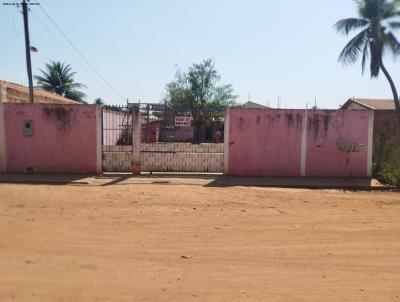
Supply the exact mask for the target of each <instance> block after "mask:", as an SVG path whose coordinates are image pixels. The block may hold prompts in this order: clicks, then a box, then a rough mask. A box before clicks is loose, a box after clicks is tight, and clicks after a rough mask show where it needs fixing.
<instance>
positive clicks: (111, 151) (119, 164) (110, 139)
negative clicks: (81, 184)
mask: <svg viewBox="0 0 400 302" xmlns="http://www.w3.org/2000/svg"><path fill="white" fill-rule="evenodd" d="M102 119H103V124H102V125H103V126H102V127H103V137H102V139H103V172H131V171H132V107H131V106H129V105H126V106H104V107H103V112H102Z"/></svg>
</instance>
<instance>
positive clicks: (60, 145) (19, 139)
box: [4, 103, 98, 173]
mask: <svg viewBox="0 0 400 302" xmlns="http://www.w3.org/2000/svg"><path fill="white" fill-rule="evenodd" d="M4 106H5V108H4V119H5V141H6V171H7V172H9V173H23V172H24V171H25V169H26V168H27V167H32V168H34V169H36V172H37V173H96V171H97V139H98V136H97V115H96V106H94V105H50V104H11V103H8V104H4ZM28 120H31V121H33V136H25V135H24V131H23V126H24V122H25V121H28Z"/></svg>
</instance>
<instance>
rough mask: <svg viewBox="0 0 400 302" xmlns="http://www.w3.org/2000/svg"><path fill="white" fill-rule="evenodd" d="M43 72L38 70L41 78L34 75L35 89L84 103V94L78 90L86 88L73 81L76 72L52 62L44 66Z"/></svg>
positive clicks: (61, 64) (67, 66) (66, 66)
mask: <svg viewBox="0 0 400 302" xmlns="http://www.w3.org/2000/svg"><path fill="white" fill-rule="evenodd" d="M45 66H46V68H45V70H42V69H41V70H40V72H41V73H42V75H41V76H38V75H35V76H34V78H35V80H36V82H37V87H39V88H41V89H43V90H45V91H49V92H54V93H57V94H59V95H62V96H64V97H66V98H70V99H72V100H76V101H79V102H84V100H83V99H84V98H85V96H86V95H85V94H84V93H83V92H81V91H79V90H78V89H80V88H85V87H86V86H85V85H83V84H81V83H76V82H75V81H74V75H75V74H76V72H73V71H72V68H71V66H70V65H69V64H65V63H61V62H54V61H51V62H50V63H47V64H45Z"/></svg>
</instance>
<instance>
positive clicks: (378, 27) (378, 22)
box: [335, 0, 400, 123]
mask: <svg viewBox="0 0 400 302" xmlns="http://www.w3.org/2000/svg"><path fill="white" fill-rule="evenodd" d="M355 2H356V4H357V6H358V14H359V17H358V18H347V19H342V20H340V21H339V22H337V23H336V24H335V27H336V30H337V31H338V32H340V33H344V34H345V35H348V34H349V33H350V32H351V31H353V30H361V31H360V32H359V33H358V34H357V35H356V36H355V37H354V38H352V39H351V40H350V42H349V43H348V44H347V45H346V46H345V47H344V49H343V50H342V52H341V54H340V56H339V61H340V62H342V63H343V64H344V65H347V64H351V63H355V62H357V61H358V60H359V58H360V56H361V66H362V73H363V74H364V71H365V68H366V64H367V61H368V60H369V65H370V66H369V67H370V74H371V77H372V78H376V77H378V76H379V73H380V71H381V70H382V72H383V73H384V75H385V77H386V79H387V80H388V82H389V84H390V88H391V89H392V93H393V99H394V103H395V106H396V111H397V116H398V120H399V123H400V103H399V97H398V94H397V90H396V86H395V84H394V82H393V79H392V78H391V76H390V74H389V72H388V71H387V69H386V68H385V66H384V65H383V60H382V57H383V55H384V53H385V51H387V50H388V51H391V52H392V53H394V54H400V43H399V41H398V40H397V38H396V37H395V35H394V33H393V30H394V29H397V28H400V22H399V19H398V17H399V16H400V11H399V10H398V6H399V2H400V1H399V0H392V1H389V0H355Z"/></svg>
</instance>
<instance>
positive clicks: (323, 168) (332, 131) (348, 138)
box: [306, 110, 370, 177]
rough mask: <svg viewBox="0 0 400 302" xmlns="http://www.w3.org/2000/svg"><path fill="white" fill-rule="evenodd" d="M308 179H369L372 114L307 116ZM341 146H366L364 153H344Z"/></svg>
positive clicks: (334, 112)
mask: <svg viewBox="0 0 400 302" xmlns="http://www.w3.org/2000/svg"><path fill="white" fill-rule="evenodd" d="M307 116H308V122H307V126H308V127H307V161H306V162H307V164H306V171H307V176H325V177H338V176H349V177H365V176H367V174H368V171H367V167H368V165H367V162H368V143H369V141H368V124H369V116H370V112H369V111H368V110H354V111H353V110H318V111H316V112H314V111H312V110H309V111H308V112H307ZM337 143H359V144H362V147H361V150H360V152H351V153H347V152H343V151H341V150H340V149H339V148H338V145H337Z"/></svg>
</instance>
